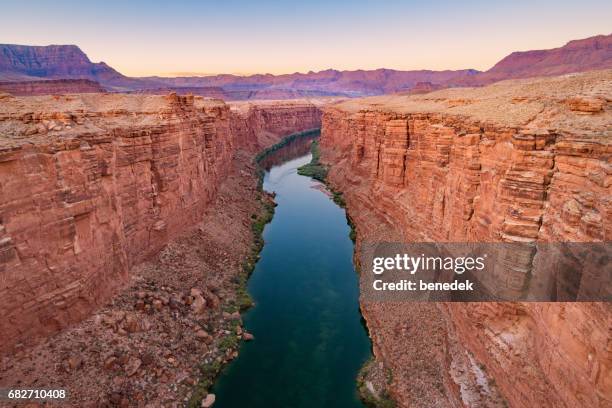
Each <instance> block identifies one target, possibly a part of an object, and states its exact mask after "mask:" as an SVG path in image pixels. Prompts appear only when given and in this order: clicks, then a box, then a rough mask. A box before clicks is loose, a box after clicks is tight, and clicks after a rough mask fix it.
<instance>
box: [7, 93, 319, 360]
mask: <svg viewBox="0 0 612 408" xmlns="http://www.w3.org/2000/svg"><path fill="white" fill-rule="evenodd" d="M0 97H1V98H2V104H1V106H0V134H1V135H2V137H1V138H0V277H1V279H0V311H1V313H2V315H3V316H4V319H3V320H2V322H1V323H0V332H2V333H3V336H2V339H1V341H0V350H6V349H9V348H11V347H13V346H15V345H18V344H19V343H21V342H24V341H28V340H33V339H36V338H37V337H40V336H41V335H48V334H51V333H54V332H56V331H58V330H60V329H61V328H64V327H66V326H67V325H69V324H70V323H73V322H76V321H78V320H80V319H82V318H84V317H85V316H87V315H88V314H89V313H91V311H92V310H94V309H95V308H97V307H99V306H101V305H102V304H104V303H105V302H106V301H108V299H109V298H110V297H111V296H112V295H113V294H115V293H116V292H117V290H118V289H119V288H120V287H122V286H123V285H124V284H125V283H126V282H127V280H128V274H129V271H130V269H131V268H132V267H133V266H134V265H136V264H138V263H140V262H142V261H143V260H146V259H148V258H149V257H150V256H151V255H153V254H155V253H156V252H158V251H159V250H160V249H161V248H162V247H163V246H164V245H166V244H167V243H168V242H170V241H171V240H172V239H173V238H175V237H176V236H178V235H179V234H180V233H182V232H183V231H185V230H186V229H187V228H188V227H190V226H193V225H195V224H196V223H197V222H198V221H200V220H201V219H202V217H203V214H204V212H205V210H206V208H207V207H208V206H209V205H210V203H211V202H212V200H214V198H215V197H216V193H217V190H218V188H219V186H220V184H221V183H222V181H223V180H224V179H225V178H226V176H227V171H228V169H229V167H230V166H229V164H230V162H231V160H232V157H233V156H234V155H235V154H236V152H237V150H239V149H246V150H252V149H255V148H257V147H258V146H260V145H262V144H265V143H272V142H274V141H277V140H278V139H279V138H280V137H281V136H283V135H285V134H287V133H292V132H294V131H300V130H304V129H309V128H312V127H318V124H319V123H320V122H319V120H320V113H319V111H318V108H316V107H314V105H312V104H308V103H306V102H300V103H298V102H296V103H295V104H294V105H291V104H289V105H288V106H281V107H279V108H278V109H275V107H274V106H273V105H271V104H267V105H266V106H265V108H263V109H258V108H257V107H251V109H249V110H247V115H246V116H245V117H239V116H237V115H236V114H235V113H232V112H231V110H230V107H229V106H227V105H226V104H224V103H223V102H222V101H219V100H205V99H202V98H198V97H195V98H194V97H193V96H191V97H190V96H177V95H174V94H173V95H170V96H167V97H159V96H144V95H117V94H115V95H110V94H100V95H85V94H83V95H69V96H57V97H28V98H14V97H10V96H7V95H4V96H0ZM253 112H255V113H253ZM262 135H263V136H262ZM258 137H262V138H263V139H261V138H260V139H258Z"/></svg>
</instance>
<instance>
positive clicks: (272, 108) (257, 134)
mask: <svg viewBox="0 0 612 408" xmlns="http://www.w3.org/2000/svg"><path fill="white" fill-rule="evenodd" d="M337 100H338V99H307V100H293V101H258V102H257V103H253V102H231V103H230V104H229V105H230V107H231V117H232V120H231V130H232V133H233V134H235V135H236V137H237V143H239V144H241V145H242V146H245V147H247V148H248V149H249V150H250V151H253V152H256V151H259V150H262V149H263V148H265V147H267V146H270V145H272V144H274V143H276V142H277V141H278V140H279V139H280V137H279V136H283V135H288V134H291V133H295V132H301V131H304V130H311V129H316V128H320V127H321V107H322V106H323V105H325V104H328V103H331V102H334V101H337Z"/></svg>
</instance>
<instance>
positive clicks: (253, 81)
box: [0, 34, 612, 100]
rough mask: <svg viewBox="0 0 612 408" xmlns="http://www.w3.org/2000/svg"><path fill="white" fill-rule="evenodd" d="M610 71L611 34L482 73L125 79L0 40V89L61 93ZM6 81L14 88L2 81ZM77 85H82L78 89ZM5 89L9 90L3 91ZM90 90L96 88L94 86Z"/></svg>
mask: <svg viewBox="0 0 612 408" xmlns="http://www.w3.org/2000/svg"><path fill="white" fill-rule="evenodd" d="M606 68H612V34H609V35H598V36H594V37H590V38H586V39H582V40H574V41H570V42H568V43H567V44H566V45H564V46H563V47H559V48H554V49H550V50H535V51H524V52H513V53H512V54H510V55H508V56H507V57H505V58H503V59H502V60H501V61H499V62H498V63H497V64H495V66H493V67H492V68H491V69H489V70H488V71H485V72H480V71H477V70H474V69H464V70H447V71H431V70H415V71H397V70H392V69H384V68H381V69H376V70H356V71H338V70H334V69H327V70H324V71H319V72H313V71H309V72H308V73H293V74H285V75H271V74H257V75H250V76H240V75H230V74H220V75H211V76H191V77H189V76H185V77H174V78H166V77H142V78H133V77H128V76H125V75H123V74H121V73H119V72H118V71H116V70H115V69H113V68H112V67H110V66H108V65H107V64H105V63H104V62H99V63H94V62H91V61H90V60H89V58H88V57H87V55H86V54H85V53H84V52H83V51H81V49H80V48H79V47H77V46H76V45H49V46H27V45H10V44H1V45H0V81H1V82H2V83H3V85H2V87H1V88H0V91H2V90H4V92H9V93H13V94H15V95H24V94H28V93H27V92H28V89H30V90H31V93H30V94H42V93H66V92H98V91H99V88H102V89H103V90H105V91H109V92H137V93H148V94H162V93H168V92H177V93H178V94H187V93H192V94H194V95H201V96H207V97H214V98H221V99H225V100H249V99H291V98H303V97H322V96H342V97H362V96H374V95H383V94H390V93H426V92H430V91H433V90H437V89H441V88H449V87H456V86H482V85H487V84H490V83H492V82H497V81H501V80H504V79H511V78H527V77H534V76H552V75H561V74H566V73H571V72H582V71H590V70H596V69H606ZM46 80H89V81H93V82H95V83H98V84H99V88H98V87H97V86H96V85H92V84H89V83H68V82H65V83H63V84H62V83H55V84H40V83H38V84H35V83H34V82H35V81H38V82H40V81H46ZM7 82H19V83H21V85H14V86H12V88H11V86H8V85H6V83H7ZM81 86H82V87H81ZM11 89H12V90H11ZM95 89H98V90H95Z"/></svg>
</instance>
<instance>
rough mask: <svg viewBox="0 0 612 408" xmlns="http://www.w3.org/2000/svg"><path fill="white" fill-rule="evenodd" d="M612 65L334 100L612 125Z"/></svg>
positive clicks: (533, 122) (566, 124)
mask: <svg viewBox="0 0 612 408" xmlns="http://www.w3.org/2000/svg"><path fill="white" fill-rule="evenodd" d="M611 101H612V70H603V71H591V72H586V73H580V74H567V75H562V76H558V77H546V78H529V79H521V80H508V81H502V82H497V83H495V84H492V85H489V86H486V87H482V88H451V89H443V90H439V91H435V92H431V93H427V94H420V95H401V94H394V95H384V96H375V97H368V98H361V99H350V100H346V101H343V102H340V103H338V104H335V105H334V108H337V109H340V110H344V111H348V112H359V111H382V112H395V113H399V114H410V113H444V114H451V115H460V116H467V117H470V118H472V119H475V120H478V121H481V122H485V123H494V124H499V125H503V126H510V127H523V126H535V127H546V128H549V129H550V128H556V129H564V130H570V131H584V130H603V131H604V132H605V134H606V135H607V136H610V135H611V134H610V132H611V131H612V111H611V109H610V102H611Z"/></svg>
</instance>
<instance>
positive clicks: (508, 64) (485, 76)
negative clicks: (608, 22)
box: [453, 34, 612, 86]
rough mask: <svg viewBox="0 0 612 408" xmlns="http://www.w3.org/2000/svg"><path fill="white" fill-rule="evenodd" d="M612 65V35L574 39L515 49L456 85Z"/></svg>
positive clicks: (547, 74) (483, 83)
mask: <svg viewBox="0 0 612 408" xmlns="http://www.w3.org/2000/svg"><path fill="white" fill-rule="evenodd" d="M607 68H612V34H609V35H597V36H594V37H589V38H585V39H582V40H574V41H570V42H568V43H567V44H565V45H564V46H563V47H559V48H553V49H550V50H535V51H520V52H513V53H512V54H510V55H508V56H507V57H505V58H503V59H502V60H501V61H499V62H498V63H497V64H495V65H494V66H493V68H491V69H489V70H488V71H485V72H482V73H479V74H477V75H474V76H472V77H469V78H462V79H460V80H458V81H454V83H453V85H473V86H478V85H487V84H490V83H492V82H497V81H501V80H504V79H511V78H528V77H535V76H553V75H562V74H569V73H571V72H582V71H592V70H596V69H607Z"/></svg>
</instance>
